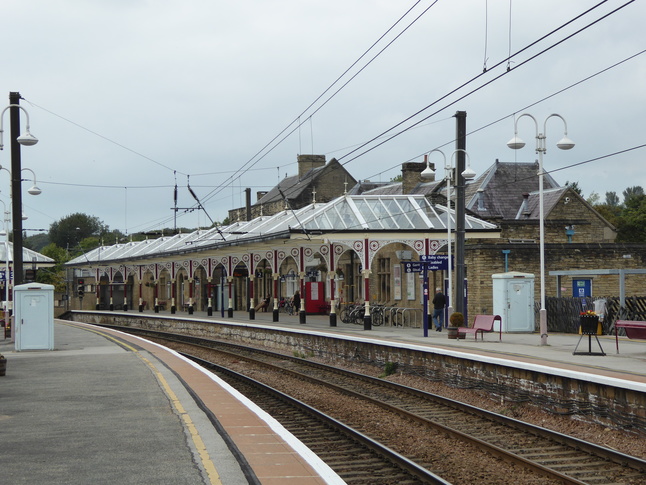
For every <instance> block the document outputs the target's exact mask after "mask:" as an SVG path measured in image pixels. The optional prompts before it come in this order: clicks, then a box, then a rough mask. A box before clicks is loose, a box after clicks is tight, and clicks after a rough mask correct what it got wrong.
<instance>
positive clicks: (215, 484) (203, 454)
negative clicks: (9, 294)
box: [66, 323, 222, 485]
mask: <svg viewBox="0 0 646 485" xmlns="http://www.w3.org/2000/svg"><path fill="white" fill-rule="evenodd" d="M66 325H69V326H71V327H76V328H82V329H83V330H88V331H90V332H93V333H96V334H98V335H101V336H102V337H106V338H107V339H109V340H112V341H114V342H115V343H117V344H119V345H122V346H123V347H126V348H127V349H128V350H130V351H131V352H134V354H135V355H136V356H137V357H139V358H140V359H141V360H142V361H143V362H144V363H145V364H146V365H147V366H148V367H149V368H150V369H151V370H152V371H153V373H154V374H155V377H156V378H157V380H158V381H159V383H160V384H161V386H162V388H163V389H164V392H166V395H167V396H168V398H169V399H170V402H171V403H172V404H173V407H174V408H175V409H176V410H177V413H178V414H179V415H180V417H181V418H182V421H184V424H185V425H186V427H187V428H188V431H189V433H190V435H191V439H192V440H193V444H194V445H195V448H196V449H197V452H198V454H199V455H200V460H202V465H203V466H204V470H205V471H206V474H207V475H208V477H209V482H210V483H211V484H212V485H222V480H220V474H219V473H218V471H217V469H216V467H215V465H214V464H213V461H212V460H211V457H210V456H209V452H208V450H207V449H206V446H205V445H204V441H202V437H201V436H200V433H199V432H198V431H197V428H195V425H194V424H193V420H192V419H191V417H190V415H189V414H188V413H187V412H186V411H185V410H184V406H182V403H181V402H180V400H179V399H178V398H177V396H176V395H175V393H174V392H173V390H172V389H171V388H170V385H169V384H168V381H167V380H166V379H165V378H164V376H163V375H162V374H161V372H159V371H158V370H157V368H156V367H155V365H154V364H153V363H152V362H151V361H150V360H148V359H147V358H146V357H144V356H143V355H141V353H140V352H139V350H137V349H136V348H135V347H133V346H131V345H129V344H127V343H126V342H124V341H122V340H118V339H116V338H115V337H113V336H112V335H110V334H108V333H104V332H101V331H98V330H95V329H91V328H86V327H80V326H78V325H71V324H67V323H66Z"/></svg>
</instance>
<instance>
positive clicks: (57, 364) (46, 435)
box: [0, 321, 340, 485]
mask: <svg viewBox="0 0 646 485" xmlns="http://www.w3.org/2000/svg"><path fill="white" fill-rule="evenodd" d="M54 335H55V337H54V340H55V350H53V351H22V352H16V351H15V350H14V345H13V343H12V342H11V340H9V339H5V340H0V353H2V354H4V355H5V356H6V357H7V361H8V365H7V373H6V375H5V376H3V377H0V426H1V428H0V429H1V430H2V431H1V435H0V436H1V437H0V482H1V483H7V484H8V483H11V484H35V483H47V484H79V485H80V484H84V485H86V484H88V483H128V484H152V483H155V484H166V483H167V484H220V483H223V484H227V485H229V484H231V485H238V484H240V485H241V484H247V483H268V484H271V483H287V484H289V483H298V484H301V483H305V484H310V483H311V484H323V483H339V482H340V479H338V476H336V474H334V473H333V472H331V470H329V468H327V466H325V465H324V464H322V463H320V462H319V460H318V458H317V457H315V456H313V455H312V456H309V455H308V456H307V457H306V459H303V458H302V456H300V455H301V452H302V453H303V454H307V453H308V452H309V450H308V449H306V448H305V447H304V446H303V445H302V444H301V443H300V442H298V440H296V439H295V438H293V436H292V435H291V434H289V433H287V432H286V431H285V430H284V428H282V427H281V426H280V425H278V423H276V422H275V421H273V419H271V418H269V420H267V419H266V418H267V417H265V416H263V415H262V412H261V411H260V410H259V408H254V405H253V403H246V404H245V403H243V402H242V401H241V400H240V399H239V398H240V397H241V396H239V395H236V393H233V394H232V393H230V392H229V391H228V390H227V388H226V387H227V386H226V385H225V386H224V387H223V386H219V385H218V382H216V381H215V380H214V379H213V378H211V377H205V376H206V374H207V373H205V372H204V371H201V370H199V369H196V367H197V366H195V365H194V364H192V363H189V362H188V361H186V360H185V359H183V358H180V356H178V355H177V354H174V353H170V352H169V351H166V350H162V349H161V347H159V346H157V345H156V344H150V345H149V344H146V343H144V341H142V339H138V338H137V337H133V336H124V334H121V332H115V331H110V330H104V329H99V328H95V327H91V326H86V325H84V324H77V323H71V322H65V323H63V322H59V321H57V322H56V323H55V329H54ZM191 380H192V383H190V382H191ZM216 380H217V378H216ZM187 382H189V385H188V386H187V384H186V383H187ZM192 385H195V387H196V389H191V392H194V393H195V396H197V397H196V399H198V401H201V403H200V404H201V405H202V406H203V405H204V402H206V403H207V406H212V407H216V408H223V407H226V409H218V410H216V411H215V412H219V413H220V415H221V416H222V419H227V418H229V419H231V420H233V421H236V420H238V424H237V426H234V427H233V428H232V429H231V430H226V429H218V427H214V424H213V416H214V415H215V412H214V411H212V410H211V409H206V412H205V410H203V408H201V407H200V405H198V402H196V399H195V398H194V396H192V395H191V394H190V393H189V391H188V389H187V387H189V388H190V387H191V386H192ZM200 393H202V396H200ZM205 396H206V397H205ZM208 396H212V398H211V400H212V401H213V402H210V403H209V402H208V400H209V397H208ZM202 397H204V400H203V401H202ZM207 413H209V415H207ZM216 419H219V418H216ZM249 422H253V423H254V426H255V428H253V429H254V433H256V434H253V435H250V434H249V432H248V431H245V428H246V427H247V426H248V423H249ZM259 430H260V431H259ZM229 431H230V433H229ZM236 434H241V435H242V438H239V436H238V437H237V436H236ZM250 436H251V441H252V444H253V441H254V440H255V441H256V442H257V441H258V440H261V439H270V440H271V441H272V443H273V442H277V443H279V446H280V448H278V449H279V450H280V453H277V452H276V451H275V449H272V450H268V451H267V453H264V454H262V456H257V457H255V458H257V460H256V461H260V462H261V463H262V464H261V465H260V466H259V468H258V469H253V466H254V464H253V463H252V461H253V460H250V459H248V457H247V454H249V455H252V453H251V452H249V451H248V450H241V449H240V448H239V447H237V445H236V443H235V440H236V439H239V440H241V441H244V440H246V441H249V440H250ZM267 436H270V438H267ZM292 438H293V441H292ZM272 453H273V454H274V455H273V459H269V460H268V456H269V455H270V454H272ZM309 453H310V454H311V452H309ZM308 460H309V461H308ZM294 463H296V464H294ZM290 467H291V468H290ZM316 467H320V468H319V469H317V468H316ZM287 470H289V471H287ZM294 470H297V471H298V473H300V474H301V475H300V476H299V474H298V473H295V472H294ZM319 471H321V472H322V474H323V476H325V477H326V478H325V479H324V478H321V473H319ZM287 474H292V475H294V477H290V478H287V479H285V475H287Z"/></svg>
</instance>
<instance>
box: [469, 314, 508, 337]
mask: <svg viewBox="0 0 646 485" xmlns="http://www.w3.org/2000/svg"><path fill="white" fill-rule="evenodd" d="M496 320H498V324H499V327H498V328H499V340H500V341H502V318H501V317H500V315H476V317H475V319H474V320H473V327H458V338H459V337H461V336H464V337H466V335H467V334H468V333H472V334H473V335H474V337H475V339H476V340H478V332H480V337H481V338H482V340H484V333H485V332H493V324H494V322H495V321H496Z"/></svg>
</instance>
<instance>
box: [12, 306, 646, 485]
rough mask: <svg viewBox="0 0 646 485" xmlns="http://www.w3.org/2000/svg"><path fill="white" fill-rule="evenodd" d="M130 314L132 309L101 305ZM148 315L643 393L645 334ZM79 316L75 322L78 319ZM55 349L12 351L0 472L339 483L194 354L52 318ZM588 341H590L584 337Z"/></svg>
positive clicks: (22, 478)
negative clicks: (373, 345)
mask: <svg viewBox="0 0 646 485" xmlns="http://www.w3.org/2000/svg"><path fill="white" fill-rule="evenodd" d="M99 313H102V314H105V313H113V314H114V315H121V316H123V315H126V316H128V317H131V318H132V317H136V316H138V315H142V314H140V313H139V312H132V311H130V312H99ZM143 315H145V316H146V317H152V318H160V319H182V320H184V319H187V320H188V319H197V320H206V321H213V322H214V323H215V322H217V321H221V322H223V323H229V324H231V323H233V324H237V325H241V326H266V327H273V328H277V329H283V330H289V331H292V332H302V333H304V334H316V333H321V334H326V335H335V336H339V337H342V338H348V339H352V340H353V341H370V342H384V343H387V344H388V345H391V346H397V347H399V346H401V347H410V348H419V349H427V350H428V351H429V352H434V353H443V354H445V355H456V356H457V355H460V356H465V355H468V356H470V358H474V359H475V358H477V359H480V360H481V361H485V362H493V361H500V362H506V363H507V365H510V366H514V367H525V368H529V369H536V370H537V372H540V371H544V372H550V373H554V374H559V375H566V376H572V377H573V378H577V379H584V380H589V381H596V382H599V383H602V384H603V383H608V385H610V386H618V387H623V388H628V389H632V390H633V391H635V392H638V393H646V365H644V364H645V363H646V341H644V340H641V341H640V340H628V339H626V338H625V337H623V338H620V343H619V351H620V353H619V354H617V353H616V350H615V338H614V335H612V336H611V335H606V336H599V337H598V338H599V342H600V345H601V346H602V347H603V351H604V352H605V354H606V355H603V356H600V355H573V351H574V349H575V347H576V346H577V344H579V350H581V349H583V348H584V347H587V337H585V336H584V338H583V339H582V340H581V341H580V339H581V337H580V336H579V335H571V334H550V335H549V336H548V345H547V346H541V345H540V336H539V335H538V334H536V333H533V334H511V333H503V334H502V340H499V335H498V333H488V334H485V336H484V340H480V339H478V340H477V341H476V340H475V339H474V338H473V336H472V335H469V336H468V337H467V338H466V339H461V340H451V339H448V338H447V335H446V331H443V332H435V331H434V330H432V329H431V330H429V332H428V336H427V337H424V336H423V329H422V328H410V327H391V326H373V328H372V330H364V329H363V326H362V325H354V324H345V323H342V322H340V321H339V322H338V323H337V326H336V327H331V326H330V323H329V322H330V321H329V317H328V316H325V315H308V316H307V318H306V323H305V324H301V323H299V317H298V316H295V315H294V316H289V315H286V314H282V313H281V314H280V315H279V322H274V321H273V317H272V313H271V312H268V313H257V314H256V318H255V320H249V318H248V315H247V313H245V312H235V313H234V317H233V318H227V317H225V318H222V317H221V315H219V314H217V315H213V316H211V317H208V316H207V315H206V313H205V312H195V313H194V314H192V315H188V314H187V313H186V312H178V313H177V314H175V315H171V314H170V312H162V313H159V314H156V313H154V312H144V313H143ZM77 320H78V319H77ZM54 335H55V350H54V351H23V352H15V351H14V350H13V343H12V342H11V341H10V340H9V339H6V340H0V353H2V354H4V355H5V356H6V357H7V359H8V367H7V375H6V376H4V377H0V420H1V421H2V430H3V433H2V439H0V479H1V480H2V482H3V483H14V484H21V483H25V484H26V483H30V484H31V483H45V482H46V483H52V484H56V483H66V484H81V483H83V484H85V483H88V482H90V481H91V480H92V481H94V482H99V483H103V482H108V481H110V482H118V483H174V484H175V483H178V484H193V483H206V484H218V483H224V484H238V483H263V484H274V483H275V484H289V483H294V484H296V483H298V484H306V485H309V484H322V483H342V481H341V480H340V478H339V477H338V476H337V475H336V474H335V473H334V472H333V471H332V470H330V469H329V468H328V467H327V466H326V465H325V464H324V463H322V462H320V460H319V459H318V458H317V457H316V456H313V454H312V453H311V451H309V450H308V449H307V448H305V447H304V446H303V445H302V444H301V443H300V442H299V441H298V440H296V439H295V438H294V437H293V435H291V434H290V433H288V432H287V431H286V430H284V429H283V428H282V426H280V425H279V424H278V423H277V422H275V421H274V420H273V419H272V418H270V417H268V416H265V415H264V413H263V412H262V411H261V410H260V409H258V408H257V407H255V405H254V404H253V403H251V402H248V401H247V400H245V398H244V397H243V396H240V395H239V394H238V393H237V392H235V391H234V390H232V389H230V388H229V387H228V386H227V385H226V384H225V383H223V382H221V381H220V380H219V379H217V378H214V377H212V376H210V374H208V375H207V373H206V372H204V371H202V370H201V369H199V368H197V366H196V365H194V364H192V363H190V362H188V361H186V360H184V359H183V358H181V356H178V355H177V354H175V353H174V352H172V351H168V350H165V349H163V348H161V347H159V346H157V345H156V344H154V343H150V342H147V341H145V340H143V339H140V338H138V337H135V336H131V335H126V334H123V333H122V332H119V331H117V330H112V329H106V328H100V327H95V326H90V325H85V324H83V323H76V322H68V321H62V320H56V321H55V329H54ZM592 345H593V350H597V342H596V339H592Z"/></svg>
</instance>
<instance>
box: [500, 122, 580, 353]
mask: <svg viewBox="0 0 646 485" xmlns="http://www.w3.org/2000/svg"><path fill="white" fill-rule="evenodd" d="M524 116H527V117H528V118H531V119H532V120H533V121H534V127H535V128H536V153H538V197H539V233H540V236H539V237H540V248H539V253H540V272H541V309H540V311H539V322H540V323H539V330H540V332H541V345H547V310H546V309H545V214H544V209H543V175H544V172H543V154H544V153H546V152H547V146H546V138H547V120H549V119H550V118H560V119H561V121H563V125H564V126H565V130H564V134H563V138H561V140H560V141H559V142H558V143H557V144H556V146H557V147H558V148H560V149H561V150H570V149H571V148H573V147H574V142H573V141H572V140H570V139H569V138H568V136H567V122H566V121H565V118H563V117H562V116H561V115H559V114H556V113H553V114H551V115H549V116H548V117H547V118H545V121H544V122H543V132H542V133H540V132H539V131H538V121H536V118H534V117H533V116H532V115H530V114H529V113H523V114H522V115H520V116H519V117H518V118H516V121H515V122H514V137H513V138H512V139H511V140H509V141H508V142H507V146H508V147H509V148H511V149H512V150H519V149H521V148H523V147H524V146H525V142H524V141H523V140H521V139H520V137H519V136H518V122H519V121H520V119H521V118H522V117H524Z"/></svg>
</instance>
